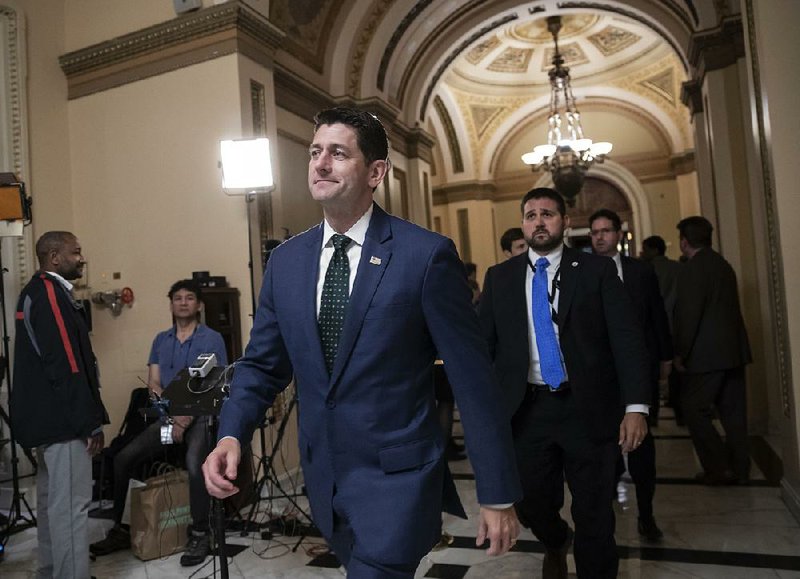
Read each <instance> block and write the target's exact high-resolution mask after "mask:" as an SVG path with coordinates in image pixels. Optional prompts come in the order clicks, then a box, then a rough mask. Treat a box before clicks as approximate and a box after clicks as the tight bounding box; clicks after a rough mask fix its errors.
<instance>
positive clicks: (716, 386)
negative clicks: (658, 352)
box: [681, 366, 750, 480]
mask: <svg viewBox="0 0 800 579" xmlns="http://www.w3.org/2000/svg"><path fill="white" fill-rule="evenodd" d="M681 401H682V402H683V416H684V419H685V420H686V426H688V427H689V434H690V435H691V436H692V442H693V443H694V448H695V451H696V452H697V457H698V458H699V459H700V464H702V465H703V470H705V472H706V473H708V474H709V475H712V476H720V477H721V476H724V475H725V474H726V471H729V472H732V473H733V474H734V475H735V476H736V477H737V478H739V479H741V480H747V479H748V478H749V476H750V456H749V452H748V440H747V393H746V391H745V379H744V367H743V366H742V367H738V368H731V369H729V370H720V371H717V372H704V373H699V374H692V373H684V374H682V375H681ZM715 410H716V413H717V415H718V416H719V420H720V422H721V423H722V428H723V429H725V441H724V442H723V440H722V437H721V436H720V434H719V432H717V429H716V428H715V427H714V424H713V423H712V420H713V419H714V411H715Z"/></svg>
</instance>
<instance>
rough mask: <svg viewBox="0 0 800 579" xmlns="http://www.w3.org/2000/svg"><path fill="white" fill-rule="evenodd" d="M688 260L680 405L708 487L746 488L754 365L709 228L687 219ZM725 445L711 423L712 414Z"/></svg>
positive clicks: (683, 230)
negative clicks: (749, 380)
mask: <svg viewBox="0 0 800 579" xmlns="http://www.w3.org/2000/svg"><path fill="white" fill-rule="evenodd" d="M678 230H679V231H680V244H681V252H682V253H683V255H685V256H686V257H687V258H688V260H687V262H686V263H685V264H684V265H683V268H682V270H681V273H680V276H679V277H678V299H677V301H676V303H675V320H674V325H673V327H674V340H675V369H676V370H678V371H679V372H682V378H681V402H682V403H683V414H684V417H685V419H686V425H687V426H688V427H689V433H690V434H691V435H692V442H693V443H694V448H695V450H696V451H697V456H698V458H699V459H700V464H702V465H703V472H702V473H700V474H699V475H698V479H699V480H700V481H701V482H704V483H706V484H711V485H718V484H733V483H737V482H740V483H746V482H747V480H748V478H749V475H750V458H749V456H748V451H747V447H748V444H747V394H746V392H745V376H744V367H745V365H746V364H749V363H750V362H751V360H752V358H751V356H750V345H749V343H748V341H747V332H746V330H745V327H744V321H743V319H742V312H741V309H740V307H739V293H738V290H737V287H736V274H735V273H734V271H733V268H732V267H731V266H730V264H729V263H728V262H727V261H725V259H724V258H723V257H722V256H721V255H720V254H718V253H717V252H716V251H714V250H713V249H711V232H712V231H713V230H714V229H713V227H712V225H711V223H709V221H708V220H707V219H705V218H704V217H699V216H694V217H687V218H686V219H683V220H682V221H681V222H680V223H678ZM715 409H716V411H717V413H718V414H719V419H720V422H721V423H722V427H723V428H724V429H725V441H724V442H723V441H722V437H720V435H719V432H717V429H716V428H715V427H714V425H713V423H712V418H713V416H714V410H715Z"/></svg>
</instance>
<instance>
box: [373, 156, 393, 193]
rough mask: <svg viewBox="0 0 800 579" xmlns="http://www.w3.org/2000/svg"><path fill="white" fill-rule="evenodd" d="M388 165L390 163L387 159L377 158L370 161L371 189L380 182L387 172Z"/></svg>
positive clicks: (389, 165)
mask: <svg viewBox="0 0 800 579" xmlns="http://www.w3.org/2000/svg"><path fill="white" fill-rule="evenodd" d="M389 167H391V163H390V162H389V160H388V159H378V160H376V161H373V162H372V163H370V165H369V186H370V187H371V188H372V189H375V187H377V186H378V185H380V184H381V182H382V181H383V179H384V177H386V173H388V172H389Z"/></svg>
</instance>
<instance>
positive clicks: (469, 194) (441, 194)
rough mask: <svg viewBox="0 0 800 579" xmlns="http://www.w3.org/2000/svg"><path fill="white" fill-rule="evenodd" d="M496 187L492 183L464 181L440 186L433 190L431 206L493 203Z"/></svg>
mask: <svg viewBox="0 0 800 579" xmlns="http://www.w3.org/2000/svg"><path fill="white" fill-rule="evenodd" d="M496 193H497V186H496V185H495V184H494V183H485V182H484V183H481V182H479V181H466V182H462V183H453V184H451V185H442V186H440V187H434V189H433V204H434V205H444V204H447V203H457V202H459V201H485V200H489V201H495V195H496Z"/></svg>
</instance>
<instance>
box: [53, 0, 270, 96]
mask: <svg viewBox="0 0 800 579" xmlns="http://www.w3.org/2000/svg"><path fill="white" fill-rule="evenodd" d="M284 37H285V34H284V33H283V32H282V31H281V30H279V29H278V28H277V27H275V26H274V25H273V24H271V23H270V22H269V20H267V19H266V18H265V17H264V16H263V15H261V14H259V13H258V12H256V11H255V10H253V9H252V8H250V7H249V6H247V5H246V4H244V3H243V2H241V0H231V1H229V2H226V3H224V4H220V5H218V6H212V7H209V8H205V9H202V10H198V11H196V12H190V13H188V14H185V15H183V16H179V17H178V18H174V19H172V20H168V21H166V22H162V23H160V24H156V25H154V26H150V27H148V28H143V29H142V30H137V31H136V32H132V33H130V34H126V35H124V36H120V37H118V38H114V39H112V40H107V41H105V42H101V43H99V44H94V45H92V46H88V47H86V48H82V49H80V50H76V51H73V52H69V53H67V54H64V55H62V56H61V57H59V59H58V62H59V65H60V66H61V69H62V71H63V72H64V74H65V75H66V77H67V84H68V98H70V99H76V98H80V97H83V96H86V95H90V94H93V93H96V92H100V91H104V90H108V89H110V88H114V87H118V86H122V85H125V84H128V83H131V82H136V81H138V80H142V79H145V78H149V77H151V76H156V75H159V74H163V73H165V72H170V71H173V70H177V69H180V68H184V67H187V66H191V65H193V64H198V63H200V62H205V61H207V60H213V59H216V58H220V57H222V56H227V55H229V54H233V53H236V52H238V53H240V54H242V55H244V56H247V57H248V58H250V59H252V60H254V61H255V62H257V63H259V64H261V65H263V66H265V67H272V65H273V58H274V55H275V51H276V50H277V49H278V48H280V46H281V42H282V40H283V38H284Z"/></svg>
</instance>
